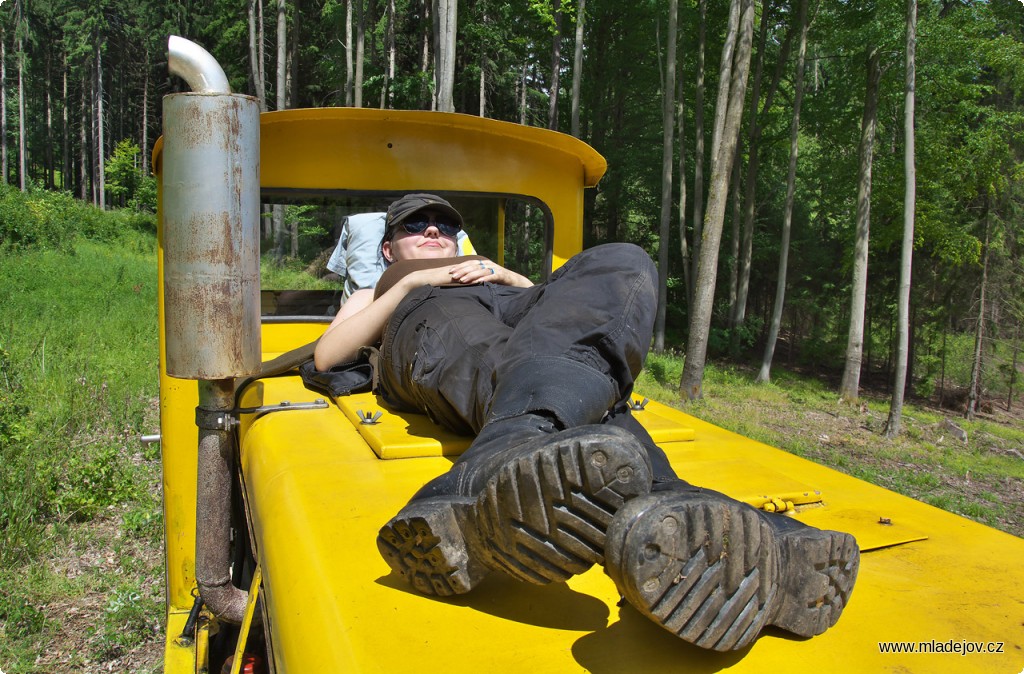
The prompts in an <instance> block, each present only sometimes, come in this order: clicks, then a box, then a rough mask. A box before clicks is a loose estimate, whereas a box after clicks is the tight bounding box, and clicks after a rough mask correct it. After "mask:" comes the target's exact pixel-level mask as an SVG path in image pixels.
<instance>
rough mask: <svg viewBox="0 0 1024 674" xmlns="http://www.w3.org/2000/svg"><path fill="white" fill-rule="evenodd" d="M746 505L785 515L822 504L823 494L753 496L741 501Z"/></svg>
mask: <svg viewBox="0 0 1024 674" xmlns="http://www.w3.org/2000/svg"><path fill="white" fill-rule="evenodd" d="M741 500H742V501H743V502H744V503H748V504H749V505H752V506H754V507H755V508H757V509H758V510H764V511H765V512H770V513H784V512H789V511H792V510H795V509H796V506H801V505H808V504H811V503H821V501H822V498H821V492H820V491H818V490H816V489H815V490H811V491H796V492H789V493H787V494H776V495H774V496H752V497H750V498H745V499H741Z"/></svg>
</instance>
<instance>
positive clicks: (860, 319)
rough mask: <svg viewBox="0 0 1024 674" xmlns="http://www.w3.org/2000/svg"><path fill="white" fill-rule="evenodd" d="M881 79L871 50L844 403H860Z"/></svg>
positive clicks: (841, 387) (842, 393) (874, 50)
mask: <svg viewBox="0 0 1024 674" xmlns="http://www.w3.org/2000/svg"><path fill="white" fill-rule="evenodd" d="M880 79H881V68H880V67H879V53H878V48H877V47H876V46H873V45H872V46H871V47H869V48H868V58H867V87H866V91H865V95H864V117H863V119H862V121H861V135H860V168H859V171H858V180H857V234H856V240H855V243H854V251H853V283H852V290H851V299H850V331H849V336H848V338H847V343H846V367H845V368H844V370H843V380H842V382H841V383H840V385H839V397H840V399H841V400H843V401H844V402H848V403H853V402H856V401H857V398H858V396H859V394H860V393H859V392H860V369H861V361H862V358H863V351H864V305H865V303H866V300H867V290H868V240H869V237H870V230H871V165H872V161H873V159H874V148H875V124H876V121H877V118H878V84H879V80H880Z"/></svg>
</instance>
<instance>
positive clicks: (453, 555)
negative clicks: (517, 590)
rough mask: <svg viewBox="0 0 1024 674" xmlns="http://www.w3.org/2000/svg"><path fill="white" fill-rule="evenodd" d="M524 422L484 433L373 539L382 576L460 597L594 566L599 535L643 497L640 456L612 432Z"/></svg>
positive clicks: (625, 436)
mask: <svg viewBox="0 0 1024 674" xmlns="http://www.w3.org/2000/svg"><path fill="white" fill-rule="evenodd" d="M543 423H544V420H543V418H540V417H536V416H534V415H526V416H525V417H521V418H516V419H508V420H505V421H502V422H497V423H494V424H489V425H488V426H487V427H485V429H484V432H482V433H481V435H480V437H479V438H478V439H477V441H476V442H474V443H473V447H472V448H471V449H470V450H468V451H467V454H469V455H470V456H469V458H468V459H467V460H466V461H462V460H461V459H460V461H459V462H457V463H456V464H455V465H454V466H453V467H452V470H451V471H449V472H448V473H446V474H445V475H442V476H441V477H439V478H437V479H436V480H434V481H432V482H430V483H428V484H427V485H426V486H425V487H424V488H423V489H421V490H420V491H419V492H418V493H417V494H416V496H415V497H413V499H412V500H411V501H410V502H409V504H408V505H407V506H405V507H404V508H403V509H402V510H401V511H400V512H399V513H398V515H396V516H395V517H394V518H392V519H391V521H390V522H388V523H387V524H386V525H384V527H383V528H381V530H380V533H379V535H378V537H377V547H378V549H379V550H380V553H381V555H382V556H383V557H384V559H385V560H386V561H387V563H388V564H389V565H390V566H391V568H392V569H394V570H395V571H397V572H398V573H399V574H401V575H402V577H403V578H405V579H406V580H407V581H408V582H409V583H410V584H412V585H413V587H415V588H416V589H417V590H419V591H420V592H422V593H424V594H430V595H438V596H449V595H453V594H462V593H464V592H468V591H469V590H470V589H472V588H473V587H474V586H475V585H476V584H477V583H478V582H480V581H481V580H483V578H484V577H485V576H486V575H487V573H488V572H489V571H491V570H501V571H504V572H505V573H507V574H509V575H511V576H512V577H514V578H517V579H519V580H523V581H526V582H530V583H535V584H546V583H550V582H561V581H565V580H567V579H568V578H570V577H571V576H573V575H575V574H577V573H582V572H583V571H586V570H587V569H588V568H590V567H591V566H592V565H593V564H595V563H599V562H602V561H603V560H604V541H605V531H606V530H607V528H608V525H609V524H610V523H611V520H612V517H613V516H614V515H615V512H616V511H617V510H618V509H619V507H621V506H622V505H623V503H625V502H626V501H628V500H629V499H632V498H634V497H636V496H639V495H641V494H645V493H647V492H648V491H650V488H651V468H650V463H649V462H648V460H647V456H646V453H645V451H644V449H643V447H642V446H641V445H640V443H639V442H638V441H637V440H636V438H634V437H633V436H632V435H631V434H629V433H627V432H626V431H623V430H621V429H618V428H611V427H605V426H593V425H592V426H581V427H577V428H571V429H568V430H564V431H557V432H556V431H554V429H553V428H552V429H551V430H552V432H547V433H539V434H538V433H537V432H536V431H535V430H534V431H532V432H531V431H530V430H529V429H530V427H531V426H533V427H536V426H537V425H539V424H543Z"/></svg>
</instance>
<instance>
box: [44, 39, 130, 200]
mask: <svg viewBox="0 0 1024 674" xmlns="http://www.w3.org/2000/svg"><path fill="white" fill-rule="evenodd" d="M62 61H63V68H62V71H63V72H62V74H61V81H62V84H63V89H62V91H63V93H62V97H61V105H62V107H61V120H62V122H63V127H64V128H63V129H62V133H63V148H64V153H63V158H62V159H63V161H62V164H61V165H62V168H61V173H62V175H61V179H60V182H61V189H64V190H70V189H71V184H72V183H73V182H74V181H73V180H72V179H71V101H70V100H69V99H68V53H67V50H65V51H64V52H63V59H62ZM143 160H144V161H145V156H144V157H143ZM143 171H144V172H145V169H143Z"/></svg>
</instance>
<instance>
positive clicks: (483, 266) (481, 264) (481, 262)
mask: <svg viewBox="0 0 1024 674" xmlns="http://www.w3.org/2000/svg"><path fill="white" fill-rule="evenodd" d="M477 262H479V263H480V268H481V269H485V268H486V265H484V261H483V260H477Z"/></svg>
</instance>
